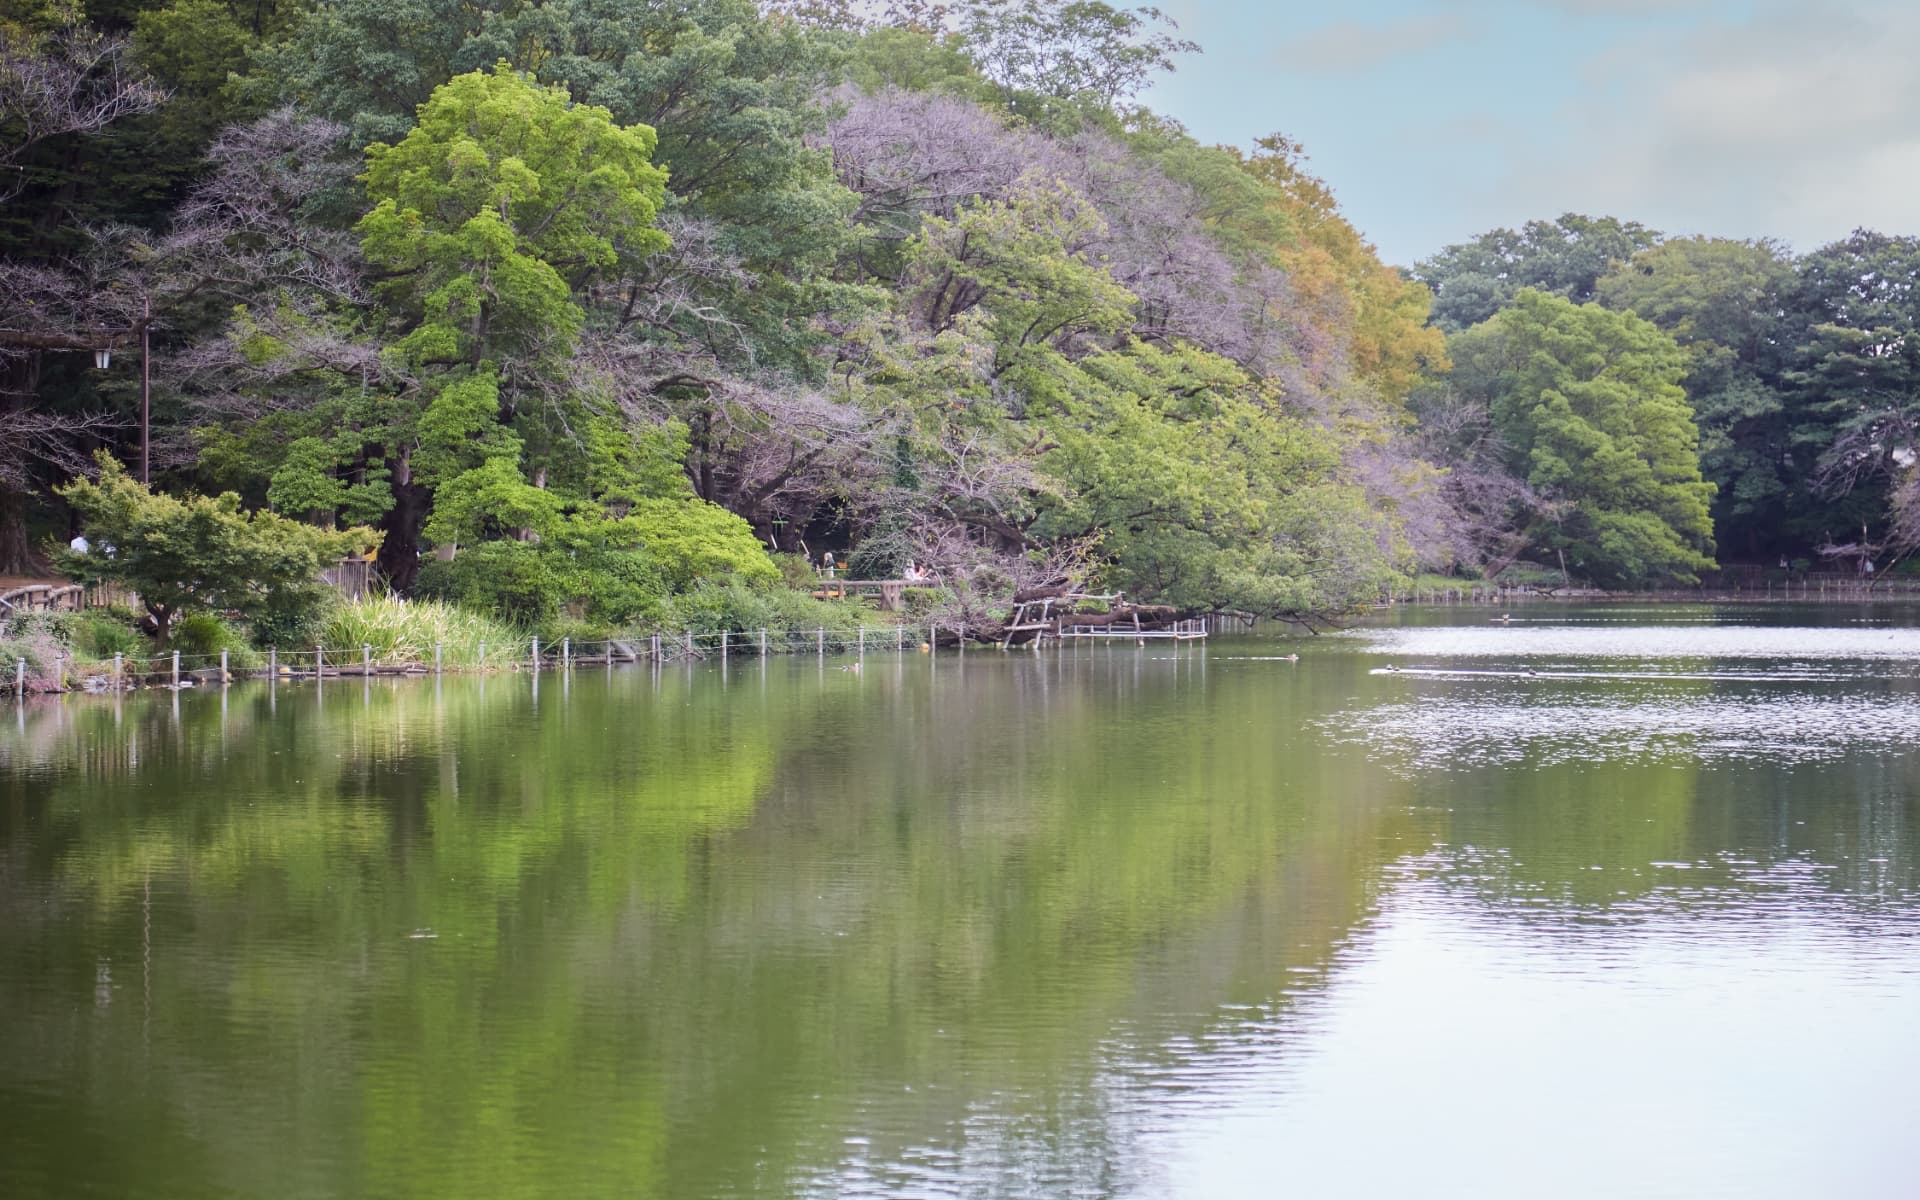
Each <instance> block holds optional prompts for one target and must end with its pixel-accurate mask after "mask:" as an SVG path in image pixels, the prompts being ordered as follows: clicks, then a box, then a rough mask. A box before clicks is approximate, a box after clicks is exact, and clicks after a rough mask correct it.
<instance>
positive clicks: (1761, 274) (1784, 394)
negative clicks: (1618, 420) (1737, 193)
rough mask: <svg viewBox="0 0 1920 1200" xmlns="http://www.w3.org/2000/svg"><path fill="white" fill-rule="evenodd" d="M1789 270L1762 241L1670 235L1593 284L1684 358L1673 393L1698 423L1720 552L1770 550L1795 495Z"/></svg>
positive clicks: (1803, 482) (1787, 261)
mask: <svg viewBox="0 0 1920 1200" xmlns="http://www.w3.org/2000/svg"><path fill="white" fill-rule="evenodd" d="M1793 282H1794V277H1793V263H1792V260H1791V258H1790V257H1789V256H1788V254H1787V253H1786V251H1785V250H1784V249H1782V248H1781V247H1779V246H1777V245H1775V244H1773V243H1770V242H1736V241H1730V240H1727V239H1723V238H1674V239H1670V240H1668V241H1666V242H1663V243H1661V244H1660V245H1659V246H1656V247H1655V248H1653V249H1651V250H1646V251H1643V252H1641V253H1640V254H1638V255H1636V256H1635V257H1634V258H1633V260H1632V262H1630V263H1624V264H1621V265H1620V266H1619V267H1618V268H1616V269H1615V271H1614V272H1613V273H1612V274H1610V275H1607V276H1606V277H1604V278H1603V279H1601V281H1600V284H1599V287H1598V289H1597V291H1598V296H1599V299H1600V302H1601V303H1603V304H1605V305H1606V306H1607V307H1609V308H1615V309H1623V310H1626V311H1629V312H1632V313H1634V314H1635V315H1637V316H1640V317H1644V318H1645V319H1647V320H1649V321H1651V322H1653V323H1654V324H1655V325H1658V326H1660V327H1661V328H1662V329H1664V330H1666V331H1667V332H1668V333H1670V334H1672V335H1673V338H1674V341H1676V342H1677V343H1679V345H1680V346H1681V348H1682V349H1684V350H1685V351H1686V352H1687V359H1688V369H1687V375H1686V378H1685V380H1684V381H1683V385H1684V386H1685V388H1686V392H1687V396H1688V399H1689V400H1690V401H1691V402H1692V405H1693V409H1694V414H1695V420H1696V422H1697V423H1698V425H1699V427H1700V467H1701V472H1702V474H1703V475H1704V476H1705V477H1706V478H1707V479H1708V480H1709V481H1711V482H1712V483H1713V484H1714V486H1715V489H1716V491H1715V496H1714V528H1715V530H1716V532H1717V533H1718V535H1719V540H1720V542H1721V544H1722V545H1727V546H1738V547H1741V548H1743V549H1744V550H1745V551H1746V552H1747V553H1750V554H1757V553H1761V552H1764V551H1767V550H1771V549H1773V548H1774V546H1775V545H1776V544H1777V541H1778V539H1779V538H1780V537H1781V535H1782V533H1783V532H1784V530H1783V528H1782V525H1783V522H1784V521H1785V520H1786V517H1787V512H1788V506H1789V505H1790V504H1792V503H1793V498H1794V495H1795V494H1796V493H1798V494H1799V495H1801V496H1803V497H1804V496H1805V495H1806V492H1807V489H1808V485H1809V482H1810V481H1809V480H1808V478H1807V474H1808V472H1807V470H1806V467H1807V466H1808V465H1810V464H1806V463H1802V464H1800V465H1799V466H1798V467H1796V464H1795V454H1794V450H1795V447H1794V443H1793V436H1792V428H1791V426H1792V414H1791V412H1790V407H1789V406H1790V401H1791V399H1792V392H1791V389H1790V388H1788V387H1787V386H1786V384H1785V381H1784V379H1783V371H1784V370H1785V368H1786V365H1787V356H1788V354H1789V353H1790V352H1791V349H1792V347H1791V346H1790V345H1789V344H1788V342H1789V341H1790V337H1789V336H1788V335H1787V333H1786V330H1785V328H1784V325H1785V321H1786V313H1787V302H1788V295H1789V293H1790V292H1791V290H1792V288H1793Z"/></svg>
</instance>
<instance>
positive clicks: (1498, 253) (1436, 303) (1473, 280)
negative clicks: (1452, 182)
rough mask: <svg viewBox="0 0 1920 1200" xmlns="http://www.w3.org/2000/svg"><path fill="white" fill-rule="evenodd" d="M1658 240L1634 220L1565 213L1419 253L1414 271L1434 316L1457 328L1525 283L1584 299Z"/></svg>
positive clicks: (1500, 304)
mask: <svg viewBox="0 0 1920 1200" xmlns="http://www.w3.org/2000/svg"><path fill="white" fill-rule="evenodd" d="M1659 240H1660V235H1659V234H1658V233H1657V232H1655V231H1654V230H1651V229H1648V228H1647V227H1646V226H1644V225H1641V224H1639V223H1638V222H1636V221H1621V220H1619V219H1617V218H1614V217H1588V216H1582V215H1581V214H1579V213H1567V214H1565V215H1563V216H1562V217H1560V219H1558V220H1556V221H1528V222H1527V223H1526V224H1525V225H1522V226H1521V227H1520V228H1519V229H1517V230H1514V229H1493V230H1489V231H1487V232H1486V233H1483V234H1481V235H1480V236H1479V237H1476V238H1474V239H1473V240H1472V241H1470V242H1460V243H1457V244H1455V245H1452V246H1448V247H1446V248H1445V249H1443V250H1441V251H1440V253H1438V254H1436V255H1434V256H1433V257H1432V258H1428V259H1424V260H1422V261H1421V262H1420V263H1419V264H1417V265H1416V266H1415V267H1414V270H1413V274H1414V278H1416V279H1418V280H1420V281H1421V282H1422V283H1424V284H1426V285H1427V286H1428V287H1430V288H1432V289H1433V293H1434V299H1433V323H1434V324H1436V325H1438V326H1440V328H1442V329H1445V330H1446V331H1447V332H1449V333H1455V332H1458V331H1459V330H1462V329H1466V328H1468V327H1470V326H1473V325H1478V324H1479V323H1480V322H1482V321H1484V320H1486V319H1487V318H1488V317H1491V316H1492V315H1493V314H1494V313H1496V312H1499V311H1500V310H1501V309H1502V308H1505V307H1506V306H1507V305H1509V304H1511V303H1513V301H1514V299H1515V297H1516V296H1517V295H1518V294H1519V292H1520V290H1521V289H1522V288H1533V289H1535V290H1537V291H1542V292H1549V293H1552V294H1553V295H1556V296H1564V297H1565V298H1567V299H1569V300H1572V301H1573V302H1574V303H1576V304H1585V303H1586V302H1587V301H1589V300H1592V299H1594V297H1595V294H1596V289H1597V288H1598V286H1599V282H1600V278H1601V277H1602V276H1604V275H1605V274H1606V273H1607V272H1608V271H1609V270H1611V269H1612V268H1613V267H1614V265H1615V264H1616V263H1622V262H1626V261H1627V260H1628V259H1631V258H1632V257H1633V256H1634V255H1635V254H1638V253H1640V252H1641V251H1642V250H1647V249H1650V248H1652V247H1653V246H1654V245H1656V244H1657V243H1658V242H1659Z"/></svg>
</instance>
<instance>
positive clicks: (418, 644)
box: [320, 596, 523, 667]
mask: <svg viewBox="0 0 1920 1200" xmlns="http://www.w3.org/2000/svg"><path fill="white" fill-rule="evenodd" d="M522 640H523V639H522V635H521V632H520V630H518V629H516V628H514V627H513V626H511V625H507V624H504V623H502V622H500V621H497V620H495V619H494V618H492V617H490V616H487V615H486V614H484V613H479V612H475V611H473V610H472V609H468V608H461V607H459V606H458V605H453V604H447V603H444V602H442V601H438V600H402V599H400V598H399V597H397V596H369V597H367V598H366V599H364V600H359V601H356V602H354V603H351V604H342V605H339V606H338V607H336V608H335V609H334V610H333V611H332V612H331V613H329V614H328V617H327V621H326V624H325V625H324V626H323V627H322V629H321V631H320V644H321V645H322V646H323V647H324V648H325V649H326V650H327V651H328V652H329V654H330V655H332V656H333V657H334V661H339V662H359V661H360V647H362V646H371V647H372V648H373V660H374V661H375V662H376V663H382V664H387V665H399V664H402V663H430V662H432V661H433V647H434V644H435V643H436V642H437V643H440V645H441V653H442V655H443V656H444V657H443V661H444V662H445V663H446V664H447V665H448V666H462V667H465V666H476V665H494V666H505V665H507V664H509V663H512V662H513V661H514V660H515V659H516V658H517V657H518V656H519V654H520V649H519V647H520V643H521V641H522ZM482 643H485V644H486V648H487V652H486V656H485V658H484V659H482V657H481V654H480V646H481V644H482Z"/></svg>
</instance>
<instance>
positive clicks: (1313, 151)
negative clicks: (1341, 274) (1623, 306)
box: [1142, 0, 1920, 265]
mask: <svg viewBox="0 0 1920 1200" xmlns="http://www.w3.org/2000/svg"><path fill="white" fill-rule="evenodd" d="M1159 7H1160V8H1161V9H1162V10H1163V11H1165V12H1166V13H1167V14H1168V15H1169V16H1171V17H1173V18H1174V19H1175V20H1176V21H1177V22H1178V23H1179V25H1180V33H1181V35H1182V36H1185V37H1190V38H1192V39H1193V40H1195V41H1197V42H1199V43H1200V44H1201V46H1202V47H1203V48H1204V53H1202V54H1200V55H1194V56H1187V57H1185V58H1183V59H1182V60H1181V61H1180V64H1179V68H1178V70H1177V71H1176V72H1175V73H1174V74H1173V75H1171V76H1169V77H1167V78H1165V79H1164V80H1162V81H1161V82H1160V83H1158V84H1156V85H1155V87H1154V88H1153V90H1152V91H1151V92H1149V93H1148V94H1147V95H1145V96H1144V97H1142V99H1143V100H1144V101H1145V102H1146V103H1147V104H1149V105H1150V106H1151V107H1152V108H1154V109H1155V110H1156V111H1159V112H1162V113H1165V114H1167V115H1170V116H1173V117H1175V118H1177V119H1178V120H1180V121H1181V122H1182V123H1183V124H1185V125H1186V127H1187V128H1188V129H1189V130H1190V131H1191V132H1192V133H1193V134H1194V135H1195V136H1196V137H1199V138H1200V139H1201V140H1203V141H1207V142H1227V143H1233V144H1236V145H1241V146H1245V145H1248V144H1249V143H1250V142H1251V141H1252V139H1254V138H1256V137H1259V136H1261V135H1263V134H1266V133H1273V132H1282V133H1286V134H1287V135H1289V136H1290V137H1293V138H1295V139H1297V140H1299V141H1300V142H1303V143H1304V144H1305V146H1306V149H1307V154H1308V156H1309V158H1310V169H1312V170H1313V171H1314V172H1315V173H1316V174H1318V175H1320V176H1322V177H1323V178H1325V179H1326V180H1327V181H1328V182H1329V183H1330V184H1332V185H1333V188H1334V191H1335V192H1336V194H1337V195H1338V196H1339V198H1340V201H1341V204H1342V206H1343V207H1344V209H1345V211H1346V213H1347V215H1348V217H1349V218H1350V219H1351V220H1352V221H1353V222H1354V224H1355V225H1357V226H1358V227H1359V228H1360V230H1361V231H1362V232H1363V233H1364V234H1365V235H1366V236H1367V237H1368V238H1369V239H1370V240H1372V241H1373V242H1374V244H1375V245H1376V246H1378V247H1379V249H1380V253H1381V255H1382V257H1384V258H1385V259H1386V260H1387V261H1389V262H1392V263H1398V264H1403V265H1406V264H1411V263H1413V262H1414V261H1416V260H1418V259H1421V258H1424V257H1426V256H1428V255H1429V254H1432V253H1433V252H1434V251H1436V250H1438V249H1439V248H1441V247H1442V246H1445V245H1448V244H1450V243H1453V242H1459V241H1464V240H1466V239H1468V238H1471V237H1473V236H1474V235H1475V234H1478V233H1481V232H1484V231H1485V230H1488V229H1492V228H1495V227H1497V226H1503V225H1504V226H1516V225H1518V224H1520V223H1521V222H1524V221H1526V220H1529V219H1532V218H1537V217H1538V218H1552V217H1556V216H1558V215H1560V214H1561V213H1563V212H1580V213H1585V214H1588V215H1591V216H1600V215H1611V216H1617V217H1620V218H1622V219H1626V220H1637V221H1640V222H1642V223H1644V224H1647V225H1650V226H1652V227H1654V228H1656V229H1659V230H1662V231H1664V232H1667V233H1669V234H1694V233H1699V234H1709V235H1713V236H1721V237H1740V238H1749V237H1773V238H1777V239H1779V240H1781V241H1784V242H1786V243H1788V244H1789V245H1791V246H1793V247H1794V248H1795V249H1797V250H1803V251H1804V250H1811V249H1814V248H1816V247H1818V246H1820V245H1823V244H1825V243H1827V242H1830V241H1833V240H1835V239H1837V238H1840V237H1844V236H1845V235H1846V234H1847V233H1848V232H1849V231H1851V230H1853V229H1855V228H1858V227H1867V228H1874V229H1880V230H1882V231H1885V232H1889V233H1907V234H1920V0H1893V2H1888V0H1825V2H1821V0H1536V2H1535V3H1513V2H1509V0H1344V2H1343V3H1334V4H1328V3H1314V4H1307V3H1301V2H1300V0H1159Z"/></svg>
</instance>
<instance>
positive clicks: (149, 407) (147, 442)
mask: <svg viewBox="0 0 1920 1200" xmlns="http://www.w3.org/2000/svg"><path fill="white" fill-rule="evenodd" d="M152 327H153V298H152V297H151V296H143V297H141V299H140V323H139V325H137V326H135V328H137V329H138V330H139V331H140V482H141V483H151V482H152V478H151V464H152V460H153V355H152V344H151V342H150V341H149V339H148V337H147V331H148V330H149V329H151V328H152ZM127 332H128V333H132V332H133V330H132V329H129V330H128V331H127ZM83 344H84V343H83ZM93 365H94V368H95V369H96V370H100V371H104V370H106V369H107V368H108V367H109V366H112V365H113V344H112V343H111V342H108V343H106V344H104V345H99V346H95V347H94V348H93Z"/></svg>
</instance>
